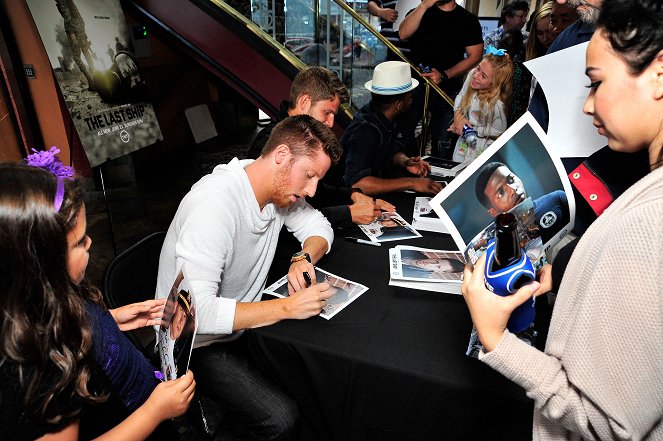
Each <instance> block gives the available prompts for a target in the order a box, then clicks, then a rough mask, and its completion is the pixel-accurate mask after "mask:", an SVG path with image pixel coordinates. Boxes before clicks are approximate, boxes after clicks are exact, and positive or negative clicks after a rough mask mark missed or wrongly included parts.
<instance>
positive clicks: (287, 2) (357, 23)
mask: <svg viewBox="0 0 663 441" xmlns="http://www.w3.org/2000/svg"><path fill="white" fill-rule="evenodd" d="M123 5H124V6H125V7H127V8H129V10H130V11H132V12H136V13H137V14H138V16H140V18H141V19H142V20H145V21H146V22H148V23H149V24H150V27H151V28H152V32H157V33H159V34H160V35H161V36H162V37H163V39H164V41H168V42H170V41H172V42H175V43H176V44H177V45H179V46H180V47H181V48H184V49H185V51H186V52H187V53H188V54H189V55H190V56H191V57H192V58H193V59H195V60H196V61H197V62H198V63H200V64H201V65H202V66H204V67H205V68H206V69H207V70H209V71H210V72H212V73H213V74H215V75H217V76H218V77H220V78H222V79H223V80H224V81H225V82H226V83H227V84H228V85H230V86H231V87H233V88H234V89H235V90H237V91H238V92H239V93H240V94H241V95H243V96H244V97H245V98H246V99H248V100H249V101H250V102H252V103H253V104H254V105H255V106H256V107H258V108H260V109H262V110H263V111H265V112H266V113H267V114H268V115H270V116H275V115H276V114H277V113H278V108H279V104H280V102H281V100H283V99H285V98H287V97H288V96H289V90H290V84H291V82H292V79H293V78H294V76H295V75H296V74H297V72H298V71H299V70H300V69H302V68H304V67H305V66H306V65H307V64H309V65H321V66H325V67H327V68H328V69H330V70H332V71H334V72H336V74H337V75H338V76H339V78H340V79H341V80H342V81H343V83H344V84H345V85H346V87H347V88H348V91H349V92H350V97H351V98H350V99H351V101H350V103H348V105H347V106H344V111H341V112H339V115H338V117H337V119H336V121H337V123H338V125H339V126H341V127H345V126H347V124H349V121H350V120H351V118H352V114H353V113H354V111H355V110H357V109H359V108H360V107H362V106H363V105H364V104H366V103H367V102H368V101H369V100H370V93H369V92H368V91H367V90H366V89H365V88H364V84H365V83H366V81H368V80H370V79H371V76H372V72H373V68H374V67H375V66H376V65H377V64H379V63H380V62H382V61H385V60H386V59H387V51H389V50H395V51H398V50H397V49H396V48H395V47H393V45H392V44H391V43H390V42H388V41H387V40H386V39H385V38H384V37H382V36H381V35H380V34H379V33H378V32H377V31H376V30H375V29H374V28H373V27H372V26H370V25H369V24H368V22H367V20H368V15H367V14H363V15H364V16H363V17H362V16H361V15H360V14H358V13H357V12H356V11H355V10H354V9H352V8H351V7H350V6H348V5H347V4H346V3H345V2H343V1H342V0H313V1H311V0H227V1H222V0H123ZM357 6H359V3H357V4H355V7H357ZM363 8H365V3H364V4H363ZM397 56H400V57H401V58H404V57H403V56H402V54H397ZM406 61H407V60H406ZM415 71H416V69H415ZM431 89H432V90H434V91H435V92H436V93H441V91H440V90H439V88H438V87H436V86H435V85H432V87H431Z"/></svg>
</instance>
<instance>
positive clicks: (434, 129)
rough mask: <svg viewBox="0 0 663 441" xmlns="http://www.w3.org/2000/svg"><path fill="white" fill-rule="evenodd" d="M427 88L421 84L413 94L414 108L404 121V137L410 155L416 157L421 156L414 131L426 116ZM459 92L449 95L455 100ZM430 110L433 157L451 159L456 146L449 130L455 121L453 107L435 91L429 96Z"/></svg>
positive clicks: (429, 126) (429, 127)
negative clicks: (452, 141) (424, 115)
mask: <svg viewBox="0 0 663 441" xmlns="http://www.w3.org/2000/svg"><path fill="white" fill-rule="evenodd" d="M425 94H426V86H425V85H424V84H420V85H419V87H417V88H416V89H414V91H413V92H412V107H411V108H410V111H409V112H407V114H406V118H405V121H403V123H404V125H403V136H404V137H405V142H406V145H407V147H408V154H409V155H410V156H416V155H418V154H419V146H418V145H417V144H416V140H415V137H414V129H415V128H416V127H417V124H418V123H419V121H420V120H421V117H422V116H423V114H424V99H425ZM457 94H458V91H457V90H455V91H453V93H451V94H449V96H450V97H451V99H454V98H455V97H456V95H457ZM428 110H429V112H430V114H431V118H430V122H429V125H428V129H429V131H430V134H431V156H435V157H438V158H444V159H451V157H452V156H453V151H454V146H453V145H452V144H451V132H448V131H447V129H448V128H449V126H450V125H451V122H452V121H453V119H454V109H453V106H451V105H449V103H447V102H446V101H444V100H443V99H442V97H440V96H439V95H438V94H437V93H436V92H435V91H434V90H431V92H430V94H429V95H428Z"/></svg>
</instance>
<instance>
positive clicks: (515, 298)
mask: <svg viewBox="0 0 663 441" xmlns="http://www.w3.org/2000/svg"><path fill="white" fill-rule="evenodd" d="M485 261H486V256H485V254H484V255H483V256H481V257H480V258H479V260H478V261H477V262H476V263H475V264H474V271H472V270H471V268H470V266H469V265H465V270H464V272H463V285H462V287H461V291H462V293H463V297H464V298H465V302H466V303H467V307H468V308H469V310H470V315H471V316H472V322H473V323H474V327H475V328H476V330H477V334H478V335H479V340H480V341H481V344H483V347H484V349H485V350H486V352H490V351H492V350H493V349H494V348H495V346H496V345H497V343H498V342H499V341H500V339H501V338H502V335H503V334H504V330H505V329H506V324H507V322H508V321H509V317H510V316H511V313H512V312H513V310H514V309H516V308H517V307H518V306H520V305H522V304H523V303H525V301H527V300H529V299H530V298H531V297H532V295H533V294H534V293H535V292H537V290H538V289H539V288H540V286H541V284H540V283H539V282H531V283H528V284H527V285H525V286H523V287H522V288H520V289H519V290H518V291H516V292H515V293H514V294H512V295H510V296H506V297H502V296H499V295H497V294H493V293H492V292H490V291H489V290H488V289H487V288H486V284H485V278H484V265H485Z"/></svg>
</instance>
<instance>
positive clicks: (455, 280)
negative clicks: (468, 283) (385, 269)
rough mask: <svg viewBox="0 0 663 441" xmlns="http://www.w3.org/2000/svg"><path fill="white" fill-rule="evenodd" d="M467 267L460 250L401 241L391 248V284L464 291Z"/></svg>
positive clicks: (435, 290) (424, 289)
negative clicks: (402, 242) (446, 249)
mask: <svg viewBox="0 0 663 441" xmlns="http://www.w3.org/2000/svg"><path fill="white" fill-rule="evenodd" d="M464 267H465V262H464V260H463V254H462V253H461V252H460V251H445V250H434V249H429V248H419V247H411V246H407V245H397V246H396V247H395V248H392V249H390V250H389V285H392V286H400V287H403V288H410V289H419V290H423V291H434V292H442V293H448V294H460V287H461V283H462V275H463V268H464Z"/></svg>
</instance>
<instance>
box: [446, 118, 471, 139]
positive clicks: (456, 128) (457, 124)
mask: <svg viewBox="0 0 663 441" xmlns="http://www.w3.org/2000/svg"><path fill="white" fill-rule="evenodd" d="M466 124H467V125H468V126H470V127H473V126H472V124H471V123H470V121H469V120H468V119H467V118H465V117H464V116H463V115H461V114H460V112H456V114H455V115H454V120H453V122H452V123H451V125H450V126H449V128H448V129H447V132H454V133H455V134H456V135H458V136H462V135H463V126H464V125H466Z"/></svg>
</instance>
